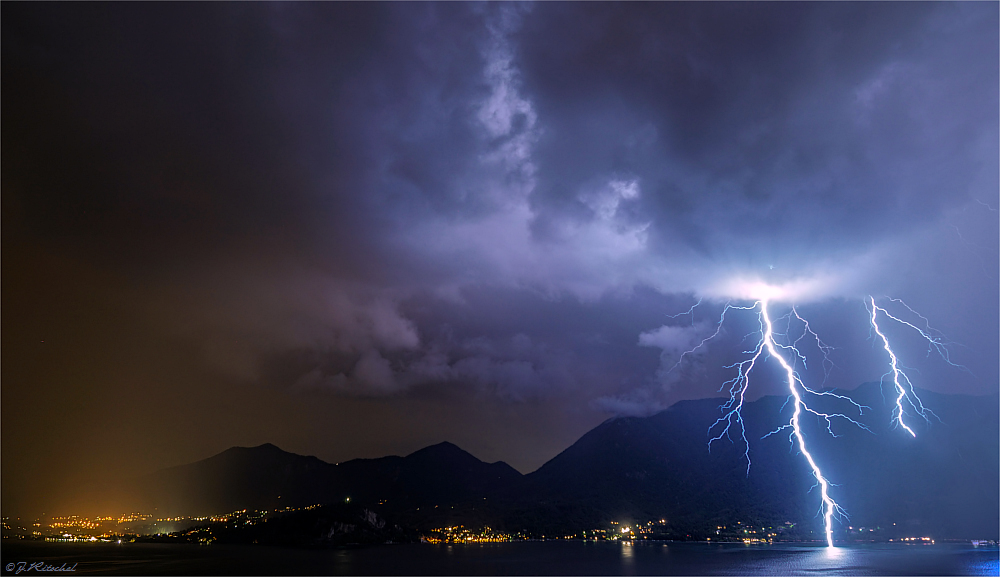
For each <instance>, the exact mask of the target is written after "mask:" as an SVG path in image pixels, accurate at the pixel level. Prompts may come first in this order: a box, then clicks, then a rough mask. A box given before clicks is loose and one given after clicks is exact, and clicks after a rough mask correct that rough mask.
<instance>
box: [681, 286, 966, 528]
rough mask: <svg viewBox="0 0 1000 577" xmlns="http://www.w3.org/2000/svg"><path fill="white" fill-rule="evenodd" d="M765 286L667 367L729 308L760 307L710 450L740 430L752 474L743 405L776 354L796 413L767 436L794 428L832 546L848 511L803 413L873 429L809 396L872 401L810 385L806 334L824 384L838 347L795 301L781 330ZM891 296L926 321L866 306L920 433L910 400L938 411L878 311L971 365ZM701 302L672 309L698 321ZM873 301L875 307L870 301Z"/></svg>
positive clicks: (924, 413)
mask: <svg viewBox="0 0 1000 577" xmlns="http://www.w3.org/2000/svg"><path fill="white" fill-rule="evenodd" d="M766 288H767V290H764V291H762V292H758V293H757V294H758V295H759V296H760V298H758V300H756V301H755V302H754V303H753V304H752V305H750V306H738V305H734V304H732V302H731V301H730V302H727V303H726V305H725V306H724V307H723V310H722V313H721V315H720V316H719V321H718V323H717V324H716V328H715V330H714V332H712V334H710V335H708V336H707V337H705V338H704V339H702V340H701V341H700V342H699V343H698V344H697V345H695V346H694V347H693V348H691V349H690V350H687V351H684V352H682V353H681V355H680V356H679V358H678V359H677V361H676V363H674V365H673V366H672V367H671V368H670V370H669V371H668V373H669V372H670V371H673V370H674V369H676V368H677V367H679V366H680V365H681V363H682V362H683V360H684V358H685V357H686V356H687V355H690V354H693V353H694V352H696V351H698V350H699V349H701V348H703V347H705V346H706V344H707V343H708V342H709V341H711V340H713V339H715V338H716V337H718V336H719V334H720V333H721V331H722V326H723V324H724V322H725V320H726V314H727V313H728V312H729V311H730V310H741V311H756V313H757V321H758V325H759V328H758V329H757V330H755V331H753V332H751V333H750V334H748V335H747V336H746V337H744V340H746V339H747V338H749V337H754V336H756V337H757V339H756V344H755V345H754V346H752V347H750V348H749V349H748V350H744V351H743V355H745V357H744V359H743V360H741V361H739V362H736V363H734V364H732V365H728V366H726V367H725V368H727V369H736V376H734V377H733V378H732V379H730V380H728V381H726V382H724V383H723V384H722V386H721V387H720V388H719V391H720V392H721V391H722V390H724V389H727V388H728V392H729V399H728V400H727V401H726V402H725V403H723V404H722V405H721V406H720V407H719V409H720V411H721V412H722V416H721V417H719V418H718V419H716V421H715V422H714V423H712V425H711V426H710V427H709V428H708V435H709V437H710V438H709V441H708V446H709V450H711V447H712V444H713V443H715V442H716V441H719V440H721V439H722V438H723V437H725V438H727V439H729V440H730V441H732V442H736V439H734V437H736V436H738V437H739V439H740V440H741V441H742V443H740V446H741V447H742V448H743V456H744V458H745V460H746V465H747V474H748V475H749V473H750V464H751V463H750V444H749V443H748V442H747V438H746V427H745V425H744V421H743V416H742V413H741V411H742V409H743V405H744V400H745V398H746V392H747V388H748V387H749V384H750V373H751V372H752V371H753V369H754V368H755V367H756V366H757V364H758V360H759V359H761V356H762V355H764V359H765V360H766V359H768V358H773V359H775V360H777V361H778V363H779V364H780V365H781V367H782V370H783V371H784V372H785V378H786V380H787V383H788V391H789V397H788V400H787V401H786V403H785V405H784V406H782V409H781V410H782V412H783V411H784V409H785V406H787V404H788V402H791V403H793V411H792V416H791V418H790V419H789V421H788V422H787V423H786V424H784V425H782V426H780V427H778V428H777V429H775V430H773V431H771V432H770V433H768V434H767V435H764V437H763V438H766V437H768V436H770V435H773V434H776V433H779V432H781V431H784V430H789V435H788V440H789V443H790V444H791V446H792V447H793V448H796V447H797V448H798V452H799V453H800V454H802V456H804V457H805V459H806V462H807V463H808V465H809V469H810V471H811V473H812V475H813V477H814V478H815V479H816V486H818V487H819V489H820V500H821V503H820V509H819V514H821V515H822V517H823V521H824V531H825V535H826V542H827V545H828V546H829V547H833V519H834V517H837V518H838V519H840V518H843V517H846V513H845V511H844V510H843V509H842V508H841V507H840V506H839V505H838V504H837V502H836V501H834V499H833V497H832V496H831V495H830V487H831V486H832V484H831V483H830V481H829V480H828V479H827V478H826V476H824V474H823V472H822V470H821V469H820V466H819V464H818V463H817V462H816V459H815V458H814V457H813V455H812V453H810V452H809V450H808V447H807V446H806V436H805V435H804V433H803V429H802V424H803V423H802V416H803V414H804V413H809V414H812V415H813V416H815V417H816V418H817V419H819V420H820V422H822V423H824V424H825V429H826V431H827V433H829V434H830V435H833V436H834V437H836V436H838V435H837V434H836V433H835V432H834V430H833V420H835V419H840V420H843V421H847V422H848V423H850V424H852V425H855V426H857V427H859V428H861V429H864V430H866V431H868V432H871V430H870V429H868V427H866V426H865V425H864V424H863V423H861V422H859V421H858V420H856V419H855V418H852V417H850V416H848V415H846V414H844V413H826V412H822V411H820V410H818V409H816V408H814V407H813V406H811V405H810V403H809V399H811V398H818V397H832V398H835V399H838V400H840V401H843V402H846V403H849V404H850V405H852V406H853V408H854V409H855V410H856V411H857V413H858V415H863V414H864V411H865V409H868V408H869V407H866V406H864V405H861V404H859V403H857V402H855V401H854V400H853V399H851V398H850V397H847V396H844V395H838V394H836V393H835V392H833V391H829V390H815V389H811V388H809V387H807V386H806V385H805V383H804V382H803V380H802V378H801V376H800V375H799V373H798V371H797V370H796V366H797V365H798V363H799V362H801V363H802V368H803V369H806V368H808V365H807V359H806V356H805V355H804V354H803V353H802V352H801V351H800V349H799V346H800V343H802V342H803V340H806V341H808V342H812V343H814V345H815V347H816V348H817V349H818V350H819V351H820V353H821V354H822V355H823V374H824V379H823V383H824V384H825V383H826V381H827V379H828V378H829V376H830V371H831V369H832V368H833V367H834V366H835V365H834V364H833V361H832V360H831V359H830V353H831V352H832V351H833V350H834V349H833V347H831V346H829V345H827V344H826V343H824V342H823V340H822V339H820V337H819V335H818V334H817V333H816V332H815V331H813V329H812V328H811V327H810V325H809V322H808V321H807V320H806V319H805V318H803V317H802V316H801V315H800V314H799V312H798V310H796V308H795V307H794V306H792V307H791V310H790V312H788V313H787V314H786V315H783V316H781V317H778V319H776V320H777V321H779V322H781V321H785V323H786V324H784V325H783V330H784V332H783V333H782V332H778V331H777V330H775V322H774V321H773V320H772V319H771V316H770V312H769V311H768V303H769V302H770V300H771V297H774V296H779V295H776V294H774V291H773V289H772V288H771V287H766ZM889 300H890V301H891V302H893V303H898V304H900V305H902V306H903V307H905V308H906V309H907V310H908V311H909V312H910V313H912V314H913V315H915V316H917V317H919V318H920V319H921V321H922V322H923V326H924V328H920V327H918V326H917V325H915V324H913V323H911V322H908V321H905V320H903V319H900V318H898V317H896V316H893V315H892V314H890V313H889V312H888V311H886V310H885V308H883V307H879V306H878V305H877V304H876V302H875V299H874V298H873V297H870V296H869V297H868V300H867V301H866V302H865V306H866V308H868V311H869V313H870V322H871V327H872V329H873V330H874V332H875V333H876V334H877V335H878V336H879V338H880V339H881V341H882V345H883V348H884V349H885V351H886V353H887V354H888V355H889V366H890V371H889V372H887V373H886V374H885V375H883V380H884V379H885V377H886V376H888V375H890V374H891V375H892V378H893V383H894V384H895V387H896V392H897V396H896V401H895V405H896V406H895V408H894V409H893V411H892V421H893V423H894V424H895V425H897V426H899V427H901V428H903V429H904V430H905V431H906V432H908V433H909V434H910V435H911V436H914V437H915V436H916V433H915V432H914V431H913V429H912V428H911V426H910V425H908V424H907V423H906V422H905V421H904V416H905V415H906V414H907V412H906V410H905V406H909V407H911V409H912V412H915V413H916V414H918V415H920V416H921V417H923V418H924V419H927V420H928V421H929V417H930V416H934V417H936V415H934V413H933V412H932V411H931V410H930V409H928V408H927V407H925V406H924V405H923V403H922V402H921V400H920V398H919V397H918V396H917V394H916V392H915V390H914V387H913V384H912V382H911V381H910V378H909V377H908V376H907V374H906V372H905V371H904V368H903V367H902V365H901V364H900V362H899V359H898V358H897V357H896V354H895V353H894V352H893V350H892V347H891V346H890V344H889V339H888V338H887V337H886V335H885V333H884V332H883V331H882V328H881V327H880V326H879V324H878V316H879V314H880V313H881V315H883V316H884V317H886V318H888V319H891V320H893V321H896V322H897V323H900V324H901V325H904V326H907V327H909V328H911V329H913V330H915V331H916V332H917V333H918V334H919V335H920V336H921V337H922V338H923V339H925V340H926V341H927V343H928V354H930V352H931V351H935V352H937V353H938V354H939V355H940V356H941V358H942V359H943V360H944V361H945V362H947V363H948V364H950V365H952V366H955V367H959V368H962V369H964V370H968V369H965V367H963V366H962V365H959V364H956V363H955V362H953V361H952V359H951V355H950V353H949V351H948V348H947V345H951V344H954V343H949V342H946V341H945V340H944V338H943V336H942V335H941V333H940V332H939V331H936V330H935V329H933V328H931V326H930V324H929V322H928V320H927V318H926V317H924V316H922V315H920V314H919V313H917V312H916V311H914V310H913V309H912V308H910V307H909V306H908V305H907V304H906V303H904V302H903V301H901V300H899V299H889ZM701 303H702V301H701V300H700V299H699V301H698V302H697V303H696V304H695V305H693V306H692V307H691V308H690V309H689V310H687V311H685V312H683V313H680V314H677V315H672V316H671V318H677V317H679V316H682V315H688V314H690V315H691V323H692V326H693V325H694V311H695V309H696V308H697V307H698V306H699V305H701ZM869 304H870V307H869V306H868V305H869ZM793 320H794V321H797V322H798V325H796V326H801V332H800V333H795V334H793V324H794V322H793ZM776 337H781V340H782V341H783V342H779V340H778V338H776Z"/></svg>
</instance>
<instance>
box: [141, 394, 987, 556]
mask: <svg viewBox="0 0 1000 577" xmlns="http://www.w3.org/2000/svg"><path fill="white" fill-rule="evenodd" d="M885 392H886V393H887V394H886V395H885V396H883V392H882V390H881V389H880V387H879V385H878V384H877V383H869V384H866V385H862V386H860V387H858V388H857V389H855V390H853V391H847V392H843V391H841V392H839V394H846V395H850V396H851V397H852V398H854V399H855V400H856V401H857V402H858V403H860V404H862V405H865V406H866V408H865V409H864V411H863V414H862V415H860V416H858V414H857V411H856V409H854V408H853V407H851V406H850V405H849V404H848V403H846V402H844V401H842V400H837V399H834V398H832V397H830V396H820V397H816V398H813V399H812V401H811V403H812V405H813V406H814V407H815V408H816V409H817V410H819V411H822V412H828V413H835V412H842V413H844V414H847V415H849V416H852V417H855V418H858V420H860V421H861V422H863V423H864V424H865V425H866V426H867V427H868V430H865V429H862V428H859V427H856V426H853V425H850V424H847V423H845V422H844V421H843V420H834V421H833V422H832V425H831V427H832V430H833V432H834V433H836V435H837V436H836V437H834V436H832V435H830V434H829V433H827V432H826V431H825V427H826V424H825V422H824V421H823V420H822V419H820V418H818V417H816V416H815V415H811V414H804V415H803V417H802V423H803V426H804V427H805V436H806V440H807V442H808V446H809V448H810V451H811V452H812V453H813V454H814V456H815V457H816V459H817V461H818V462H819V463H820V465H821V467H822V468H823V471H824V473H825V474H826V476H827V478H828V479H829V480H830V481H831V482H833V483H835V484H836V485H837V486H835V487H833V489H832V492H833V496H834V498H835V499H836V500H837V501H838V502H839V503H840V504H841V505H842V506H843V507H844V508H845V509H846V510H847V512H848V513H849V514H850V518H849V519H845V520H844V523H843V525H844V526H845V527H846V526H851V527H859V526H864V527H868V528H874V527H882V528H884V529H885V528H894V529H892V530H894V531H896V532H897V533H900V534H910V535H916V534H920V535H925V534H926V535H930V536H936V537H938V538H996V537H997V536H998V535H1000V396H998V395H993V396H988V397H973V396H966V395H943V394H936V393H931V392H921V393H920V394H921V396H922V398H923V399H924V401H925V403H926V404H927V406H929V407H931V408H933V410H934V411H935V413H936V415H937V416H938V417H939V419H938V418H934V417H931V419H930V422H925V421H924V420H923V419H921V418H920V417H914V416H910V415H908V416H907V423H908V424H909V425H910V426H911V427H912V428H913V429H914V430H915V431H916V433H917V437H916V438H913V437H911V436H910V435H909V434H908V433H906V432H905V431H904V430H902V429H901V428H899V427H893V426H892V420H891V409H892V408H893V407H894V396H893V395H892V394H891V391H890V390H888V388H887V389H886V391H885ZM720 404H721V401H720V400H719V399H703V400H697V401H682V402H679V403H677V404H675V405H673V406H672V407H670V408H669V409H667V410H665V411H662V412H660V413H658V414H655V415H653V416H650V417H641V418H640V417H623V418H616V419H611V420H609V421H606V422H605V423H603V424H601V425H600V426H598V427H596V428H594V429H593V430H591V431H590V432H588V433H587V434H585V435H584V436H583V437H581V438H580V439H579V440H578V441H577V442H576V443H574V444H573V445H572V446H570V447H569V448H567V449H566V450H565V451H563V452H562V453H560V454H559V455H557V456H556V457H555V458H553V459H552V460H551V461H549V462H548V463H546V464H545V465H543V466H542V467H541V468H540V469H538V470H537V471H535V472H533V473H531V474H528V475H521V474H520V473H518V472H517V471H515V470H514V469H512V468H511V467H509V466H508V465H506V464H505V463H502V462H498V463H492V464H487V463H484V462H482V461H479V460H478V459H476V458H475V457H473V456H472V455H470V454H469V453H467V452H465V451H463V450H462V449H460V448H458V447H456V446H455V445H452V444H450V443H441V444H438V445H434V446H431V447H427V448H425V449H421V450H419V451H417V452H415V453H413V454H411V455H408V456H406V457H383V458H380V459H356V460H353V461H347V462H344V463H340V464H329V463H325V462H323V461H321V460H319V459H316V458H315V457H303V456H299V455H294V454H291V453H287V452H285V451H282V450H280V449H278V448H277V447H274V446H273V445H262V446H260V447H254V448H233V449H229V450H227V451H225V452H223V453H221V454H219V455H216V456H214V457H211V458H209V459H206V460H204V461H200V462H198V463H193V464H191V465H185V466H182V467H175V468H173V469H167V470H165V471H161V472H159V473H157V474H155V475H151V476H150V477H147V478H146V480H145V483H144V488H145V489H146V494H147V499H146V501H145V504H147V505H152V506H156V507H159V509H158V510H159V511H161V512H163V511H172V512H176V513H186V514H205V513H208V512H225V511H232V510H238V509H243V508H247V509H274V508H279V507H285V506H289V507H299V506H303V505H308V504H315V503H335V502H344V501H345V500H346V499H347V498H348V497H350V498H351V502H352V503H357V504H363V505H365V506H369V507H371V508H372V510H373V511H378V512H379V513H380V514H388V515H391V516H392V517H393V518H394V519H396V520H397V522H400V523H404V524H405V525H407V526H412V527H417V528H423V529H428V528H432V527H441V526H446V525H453V524H465V525H467V526H475V525H490V526H492V527H494V528H499V529H505V530H509V531H529V532H534V533H539V534H546V533H549V534H559V533H560V532H562V533H574V532H577V531H579V530H582V529H589V528H595V527H600V526H606V525H607V523H608V522H610V521H628V522H634V521H642V522H645V521H650V520H660V519H664V520H666V521H667V524H666V526H667V527H668V528H670V530H671V531H674V532H675V533H680V534H683V535H687V534H691V535H703V536H704V535H712V534H714V529H715V527H716V526H717V525H720V524H732V523H734V522H736V521H742V522H744V523H754V524H765V525H783V524H785V522H786V521H787V522H791V523H795V524H797V525H798V526H800V527H804V528H807V529H808V530H813V531H814V533H815V534H817V535H818V533H819V530H820V522H819V520H818V519H817V516H816V513H817V511H818V508H819V497H818V494H817V491H816V490H815V489H812V487H813V484H814V479H813V478H812V476H811V474H810V472H809V469H808V467H807V465H806V462H805V460H804V458H803V456H802V455H801V454H799V453H798V447H797V446H795V445H793V444H792V443H790V440H789V435H788V431H787V430H785V431H779V432H777V433H775V434H772V435H770V436H768V435H767V434H768V433H769V432H771V431H774V430H775V429H777V428H778V427H780V426H781V425H782V424H784V423H787V422H788V420H789V418H790V416H791V411H792V409H793V407H792V405H790V404H787V403H786V399H785V398H783V397H764V398H761V399H759V400H757V401H754V402H750V403H746V404H745V405H744V408H743V423H744V426H745V427H746V439H747V441H748V443H749V452H748V456H749V459H750V461H751V463H752V465H751V466H750V469H749V473H748V472H747V465H746V455H745V454H744V453H745V452H746V451H747V449H746V446H745V445H744V444H743V439H742V437H741V436H740V434H739V432H738V431H737V430H735V429H734V430H732V431H731V434H730V435H729V437H728V438H727V437H723V438H722V439H720V440H719V441H716V442H715V443H713V445H712V447H711V450H709V446H708V438H709V435H708V434H707V431H708V429H709V427H710V426H711V424H712V423H713V422H714V421H715V420H716V419H717V418H719V416H720V414H721V413H720V410H719V405H720ZM279 495H280V499H279V498H278V496H279ZM893 524H895V525H893ZM808 530H807V531H805V532H804V533H802V534H803V536H808Z"/></svg>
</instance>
